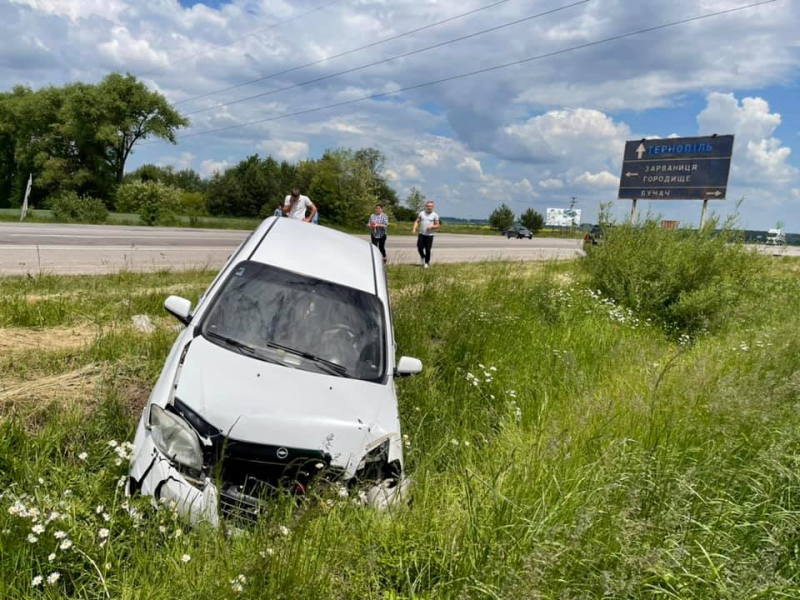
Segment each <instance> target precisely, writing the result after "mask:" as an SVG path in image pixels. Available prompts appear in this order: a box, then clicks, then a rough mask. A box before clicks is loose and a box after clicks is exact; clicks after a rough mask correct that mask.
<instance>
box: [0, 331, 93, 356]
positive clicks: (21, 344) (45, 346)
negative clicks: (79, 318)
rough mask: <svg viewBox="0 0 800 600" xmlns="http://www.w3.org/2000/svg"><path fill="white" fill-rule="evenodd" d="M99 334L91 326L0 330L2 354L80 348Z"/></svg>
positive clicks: (0, 349) (0, 351) (0, 350)
mask: <svg viewBox="0 0 800 600" xmlns="http://www.w3.org/2000/svg"><path fill="white" fill-rule="evenodd" d="M99 333H100V331H99V329H98V328H97V327H96V326H93V325H89V324H80V325H72V326H70V327H51V328H48V329H25V328H8V329H0V353H3V354H6V353H10V352H20V351H29V350H37V349H41V350H46V351H53V350H68V349H72V348H80V347H82V346H84V345H87V344H90V343H91V342H93V341H94V340H95V339H96V338H97V336H98V334H99Z"/></svg>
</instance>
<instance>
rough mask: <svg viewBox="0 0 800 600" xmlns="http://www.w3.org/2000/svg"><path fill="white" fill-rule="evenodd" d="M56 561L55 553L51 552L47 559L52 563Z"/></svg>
mask: <svg viewBox="0 0 800 600" xmlns="http://www.w3.org/2000/svg"><path fill="white" fill-rule="evenodd" d="M55 559H56V553H55V552H51V553H50V555H49V556H48V557H47V560H49V561H50V562H53V561H54V560H55Z"/></svg>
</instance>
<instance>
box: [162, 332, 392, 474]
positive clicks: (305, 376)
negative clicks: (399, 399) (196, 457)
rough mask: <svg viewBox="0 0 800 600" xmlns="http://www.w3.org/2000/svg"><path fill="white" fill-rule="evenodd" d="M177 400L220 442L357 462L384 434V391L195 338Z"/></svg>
mask: <svg viewBox="0 0 800 600" xmlns="http://www.w3.org/2000/svg"><path fill="white" fill-rule="evenodd" d="M175 395H176V397H178V398H180V399H181V401H182V402H184V403H185V404H186V405H188V406H189V407H190V408H192V409H193V410H194V411H195V412H197V413H198V414H199V415H200V416H201V417H203V418H204V419H205V420H206V421H208V422H209V423H210V424H211V425H213V426H214V427H215V428H218V429H219V430H220V431H222V433H223V434H225V435H226V436H227V437H230V438H232V439H235V440H240V441H245V442H251V443H256V444H270V445H276V446H286V447H288V448H296V449H305V450H321V451H323V452H326V453H328V454H329V455H330V456H331V457H332V462H333V463H334V464H336V465H337V466H341V467H343V468H346V467H347V466H348V465H349V464H351V463H352V461H357V460H360V458H361V456H363V454H364V451H365V447H366V446H368V445H369V444H370V442H371V441H372V440H375V439H377V438H379V437H381V436H383V435H385V434H386V433H387V432H386V431H385V428H384V427H382V426H381V423H379V422H377V416H378V414H379V413H380V412H381V407H382V406H384V407H385V405H386V403H387V402H392V401H393V400H392V399H393V395H392V393H391V386H389V385H382V384H377V383H369V382H365V381H358V380H354V379H345V378H342V377H336V376H332V375H327V374H321V373H316V372H310V371H303V370H300V369H294V368H290V367H283V366H280V365H273V364H270V363H266V362H263V361H260V360H257V359H255V358H251V357H249V356H244V355H241V354H238V353H235V352H232V351H230V350H228V349H226V348H222V347H220V346H217V345H216V344H212V343H211V342H209V341H208V340H206V339H205V338H203V337H196V338H195V339H194V340H193V341H192V342H191V344H190V346H189V349H188V352H187V353H186V356H185V359H184V363H183V366H182V368H181V372H180V375H179V377H178V381H177V385H176V389H175Z"/></svg>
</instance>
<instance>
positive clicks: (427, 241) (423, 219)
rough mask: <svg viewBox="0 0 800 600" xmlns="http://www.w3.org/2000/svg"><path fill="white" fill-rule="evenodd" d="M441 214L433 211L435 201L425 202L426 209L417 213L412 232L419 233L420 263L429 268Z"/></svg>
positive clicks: (418, 250)
mask: <svg viewBox="0 0 800 600" xmlns="http://www.w3.org/2000/svg"><path fill="white" fill-rule="evenodd" d="M439 227H440V224H439V215H437V214H436V213H435V212H433V202H431V201H430V200H429V201H428V202H427V203H426V204H425V210H423V211H421V212H420V213H419V214H418V215H417V220H416V221H414V229H413V230H412V233H417V231H419V235H417V252H419V260H420V265H421V266H422V267H424V268H426V269H427V268H428V267H429V266H430V264H431V249H432V248H433V234H434V233H435V232H436V231H438V230H439Z"/></svg>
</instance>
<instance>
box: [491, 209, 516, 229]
mask: <svg viewBox="0 0 800 600" xmlns="http://www.w3.org/2000/svg"><path fill="white" fill-rule="evenodd" d="M513 224H514V213H513V212H512V211H511V209H510V208H509V207H508V206H506V205H505V204H501V205H500V206H498V207H497V208H495V209H494V211H493V212H492V214H491V215H490V216H489V225H491V226H492V228H493V229H499V230H503V229H506V228H507V227H511V226H512V225H513Z"/></svg>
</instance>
